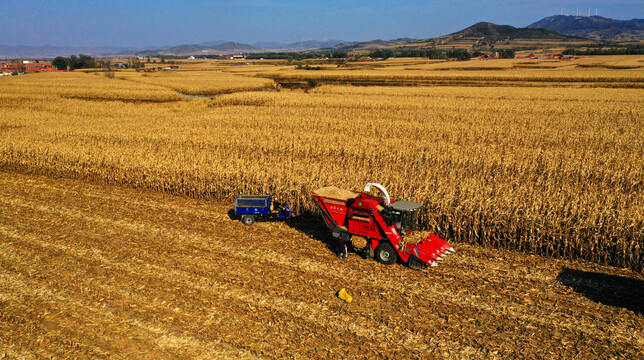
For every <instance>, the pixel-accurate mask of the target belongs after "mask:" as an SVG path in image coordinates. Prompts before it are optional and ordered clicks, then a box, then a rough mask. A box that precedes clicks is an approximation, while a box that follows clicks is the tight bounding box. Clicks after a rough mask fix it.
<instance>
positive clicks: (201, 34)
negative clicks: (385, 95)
mask: <svg viewBox="0 0 644 360" xmlns="http://www.w3.org/2000/svg"><path fill="white" fill-rule="evenodd" d="M0 4H1V5H2V6H1V8H2V9H3V11H2V12H0V44H3V45H31V46H39V45H67V46H132V47H147V46H152V45H179V44H195V43H200V42H205V41H213V40H230V41H237V42H243V43H253V42H257V41H278V42H294V41H301V40H310V39H315V40H330V39H341V40H348V41H350V40H359V41H365V40H374V39H387V40H388V39H394V38H399V37H412V38H426V37H433V36H439V35H445V34H448V33H452V32H455V31H458V30H461V29H463V28H466V27H468V26H470V25H472V24H474V23H476V22H479V21H490V22H493V23H496V24H503V25H512V26H516V27H524V26H527V25H529V24H530V23H532V22H535V21H537V20H540V19H542V18H544V17H546V16H550V15H558V14H560V13H561V11H562V9H563V11H564V14H565V13H567V12H569V13H571V14H574V13H576V12H577V10H579V11H580V13H581V14H583V15H587V13H588V10H589V9H591V12H592V13H593V14H594V12H595V9H598V10H599V15H601V16H605V17H610V18H614V19H621V20H625V19H632V18H643V17H644V0H635V1H631V0H613V1H607V0H589V1H574V0H570V1H569V0H556V1H555V0H541V1H532V0H517V1H510V0H488V1H463V0H437V1H413V0H412V1H386V0H371V1H350V0H345V1H341V0H328V1H295V0H246V1H176V0H174V1H169V0H157V1H137V0H130V1H125V0H109V1H100V2H99V1H96V2H93V1H87V0H85V1H77V0H48V1H35V0H19V1H14V0H9V1H7V0H2V1H0Z"/></svg>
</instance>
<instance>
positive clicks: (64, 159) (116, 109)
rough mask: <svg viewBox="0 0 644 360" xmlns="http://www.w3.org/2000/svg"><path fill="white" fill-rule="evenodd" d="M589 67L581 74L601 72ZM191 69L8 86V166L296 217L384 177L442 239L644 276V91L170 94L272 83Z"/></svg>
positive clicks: (2, 95) (3, 105)
mask: <svg viewBox="0 0 644 360" xmlns="http://www.w3.org/2000/svg"><path fill="white" fill-rule="evenodd" d="M280 71H283V72H285V73H286V75H287V76H290V75H288V71H284V70H283V69H282V70H280ZM333 71H339V70H333ZM348 71H349V72H351V71H352V70H348ZM387 71H389V72H392V73H393V72H395V71H398V73H399V74H400V75H401V76H407V75H409V73H408V70H404V69H400V70H395V71H394V70H391V69H390V70H387ZM520 71H521V74H526V73H529V71H530V70H528V69H521V70H520ZM585 71H587V73H586V74H583V75H579V74H577V75H575V76H576V77H578V78H580V79H582V80H580V82H585V81H587V79H594V78H595V77H593V71H594V70H592V69H588V70H585ZM293 72H294V73H295V75H292V76H299V75H298V74H299V73H297V71H294V70H293ZM360 72H361V74H359V76H369V74H368V72H365V74H362V72H363V71H362V70H360ZM606 72H607V70H605V69H604V70H602V71H601V73H600V75H599V76H597V77H596V78H597V79H601V81H604V79H605V75H604V74H605V73H606ZM211 73H213V74H212V75H210V76H213V77H216V76H218V75H215V74H216V73H218V71H214V72H213V71H211ZM417 73H418V71H415V72H413V73H412V74H417ZM623 73H624V72H623V71H621V72H620V73H619V74H620V75H619V78H620V79H621V78H622V74H623ZM351 74H356V73H355V71H353V72H352V73H351ZM633 74H636V75H634V77H633V78H634V79H635V80H634V81H637V82H639V81H640V79H641V72H639V73H638V72H633ZM119 76H120V77H121V79H120V80H119V79H118V77H119ZM182 76H184V75H181V74H179V75H177V74H172V75H167V78H164V75H163V74H155V76H154V77H145V76H142V75H141V74H137V73H130V74H127V75H125V74H117V76H116V77H117V79H107V78H105V77H102V76H96V75H92V74H39V75H38V76H24V77H17V78H11V79H3V80H2V81H1V82H0V133H2V137H1V138H0V166H2V167H4V168H13V169H22V170H24V171H28V172H37V173H43V174H48V175H56V176H66V177H81V178H89V179H92V180H94V181H99V182H105V183H111V184H121V185H126V186H130V187H135V188H148V189H155V190H158V191H163V192H168V193H173V194H181V195H186V196H190V197H195V198H214V199H216V200H220V201H230V200H231V199H233V198H234V197H235V196H236V195H239V194H242V193H271V194H275V195H277V196H278V197H279V198H281V199H283V200H288V201H290V202H291V204H292V205H294V206H295V208H296V209H297V210H298V212H300V213H301V212H307V211H313V210H314V209H313V205H312V203H311V200H310V194H311V191H312V190H313V189H316V188H318V187H321V186H324V185H329V184H333V185H336V186H340V187H345V188H348V189H358V188H359V187H360V186H362V185H363V184H364V183H365V182H367V181H376V182H380V183H382V184H384V185H385V186H386V187H387V188H388V190H389V191H390V193H391V194H393V195H394V196H395V197H397V198H406V199H410V200H416V201H421V202H423V203H424V205H425V209H426V212H424V213H423V214H422V217H421V221H422V225H423V227H424V228H426V229H427V230H431V231H434V232H436V233H437V234H439V235H440V236H442V237H444V238H445V239H447V240H448V241H453V242H468V243H479V244H484V245H489V246H494V247H501V248H510V249H518V250H521V251H526V252H531V253H535V254H541V255H548V256H555V257H563V258H570V259H586V260H590V261H594V262H598V263H603V264H609V265H615V266H620V267H628V268H631V269H633V270H636V271H640V272H641V271H642V262H643V260H642V259H643V252H642V246H643V244H642V243H643V241H644V236H643V232H644V231H643V219H644V207H643V206H642V200H643V198H642V175H643V163H642V160H641V155H642V150H641V149H642V148H644V136H643V135H644V134H642V132H643V130H642V129H643V128H644V126H643V125H644V124H643V120H644V119H643V117H642V114H643V113H644V101H643V100H642V90H639V89H606V88H602V89H597V88H552V87H548V88H543V87H512V88H509V87H457V86H452V87H439V88H433V87H351V86H329V85H327V86H322V87H318V88H316V89H313V90H311V91H308V92H307V93H304V92H297V91H282V92H270V91H263V92H257V91H252V92H239V93H233V94H227V95H220V96H218V97H216V98H215V99H214V100H212V101H209V100H178V99H173V96H174V95H176V93H173V91H179V92H183V93H191V94H213V93H217V94H221V93H226V92H234V91H238V90H240V89H241V90H256V89H259V88H264V87H266V82H265V79H255V78H248V77H246V76H241V75H235V74H231V73H226V74H225V75H221V77H220V78H221V79H226V81H229V82H230V84H229V86H230V89H229V90H230V91H229V90H227V89H226V87H225V86H224V85H223V84H224V83H223V82H220V83H218V84H217V86H216V88H215V87H212V86H210V85H207V84H206V83H203V84H202V83H198V82H196V80H195V81H193V82H190V81H188V82H187V83H186V84H181V83H180V80H179V79H180V78H181V77H182ZM185 76H187V77H186V78H190V79H193V80H194V79H196V77H194V78H193V77H192V75H185ZM351 76H357V75H351ZM409 76H412V75H409ZM414 76H415V75H414ZM504 76H505V75H504ZM510 76H511V77H512V76H513V75H510ZM522 76H523V77H524V78H525V79H528V80H529V81H530V82H534V81H535V79H536V76H527V75H525V76H524V75H521V76H516V78H517V79H518V80H521V78H522ZM562 76H564V75H562ZM553 78H555V75H552V74H549V75H548V79H547V82H548V83H551V82H552V81H553V80H552V79H553ZM248 79H252V80H248ZM175 80H176V81H179V83H178V84H177V83H175ZM566 81H570V79H567V80H566ZM58 84H65V85H64V86H59V85H58ZM116 84H118V85H116ZM239 84H242V85H239ZM532 85H533V84H531V86H532ZM240 86H241V87H240ZM244 86H251V87H253V88H245V87H244ZM548 86H550V85H548ZM173 94H174V95H173ZM123 97H125V98H124V99H122V98H123ZM123 100H126V101H123Z"/></svg>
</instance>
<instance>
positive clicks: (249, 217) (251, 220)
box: [241, 215, 255, 225]
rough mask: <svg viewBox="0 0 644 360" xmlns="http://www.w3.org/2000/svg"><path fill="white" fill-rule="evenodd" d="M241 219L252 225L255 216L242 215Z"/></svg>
mask: <svg viewBox="0 0 644 360" xmlns="http://www.w3.org/2000/svg"><path fill="white" fill-rule="evenodd" d="M241 221H242V222H243V223H244V224H246V225H253V223H254V222H255V217H254V216H253V215H244V216H242V218H241Z"/></svg>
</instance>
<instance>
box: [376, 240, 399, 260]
mask: <svg viewBox="0 0 644 360" xmlns="http://www.w3.org/2000/svg"><path fill="white" fill-rule="evenodd" d="M375 255H376V260H378V261H380V262H381V263H383V264H385V265H391V264H393V263H395V262H396V261H397V260H398V254H396V250H394V248H393V246H391V244H389V243H382V244H380V245H378V247H377V248H376V254H375Z"/></svg>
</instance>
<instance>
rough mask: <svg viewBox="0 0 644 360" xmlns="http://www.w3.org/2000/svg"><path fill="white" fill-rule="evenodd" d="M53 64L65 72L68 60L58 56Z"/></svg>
mask: <svg viewBox="0 0 644 360" xmlns="http://www.w3.org/2000/svg"><path fill="white" fill-rule="evenodd" d="M51 64H52V65H54V66H55V67H56V69H58V70H65V69H67V58H64V57H62V56H56V58H54V60H52V62H51Z"/></svg>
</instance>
